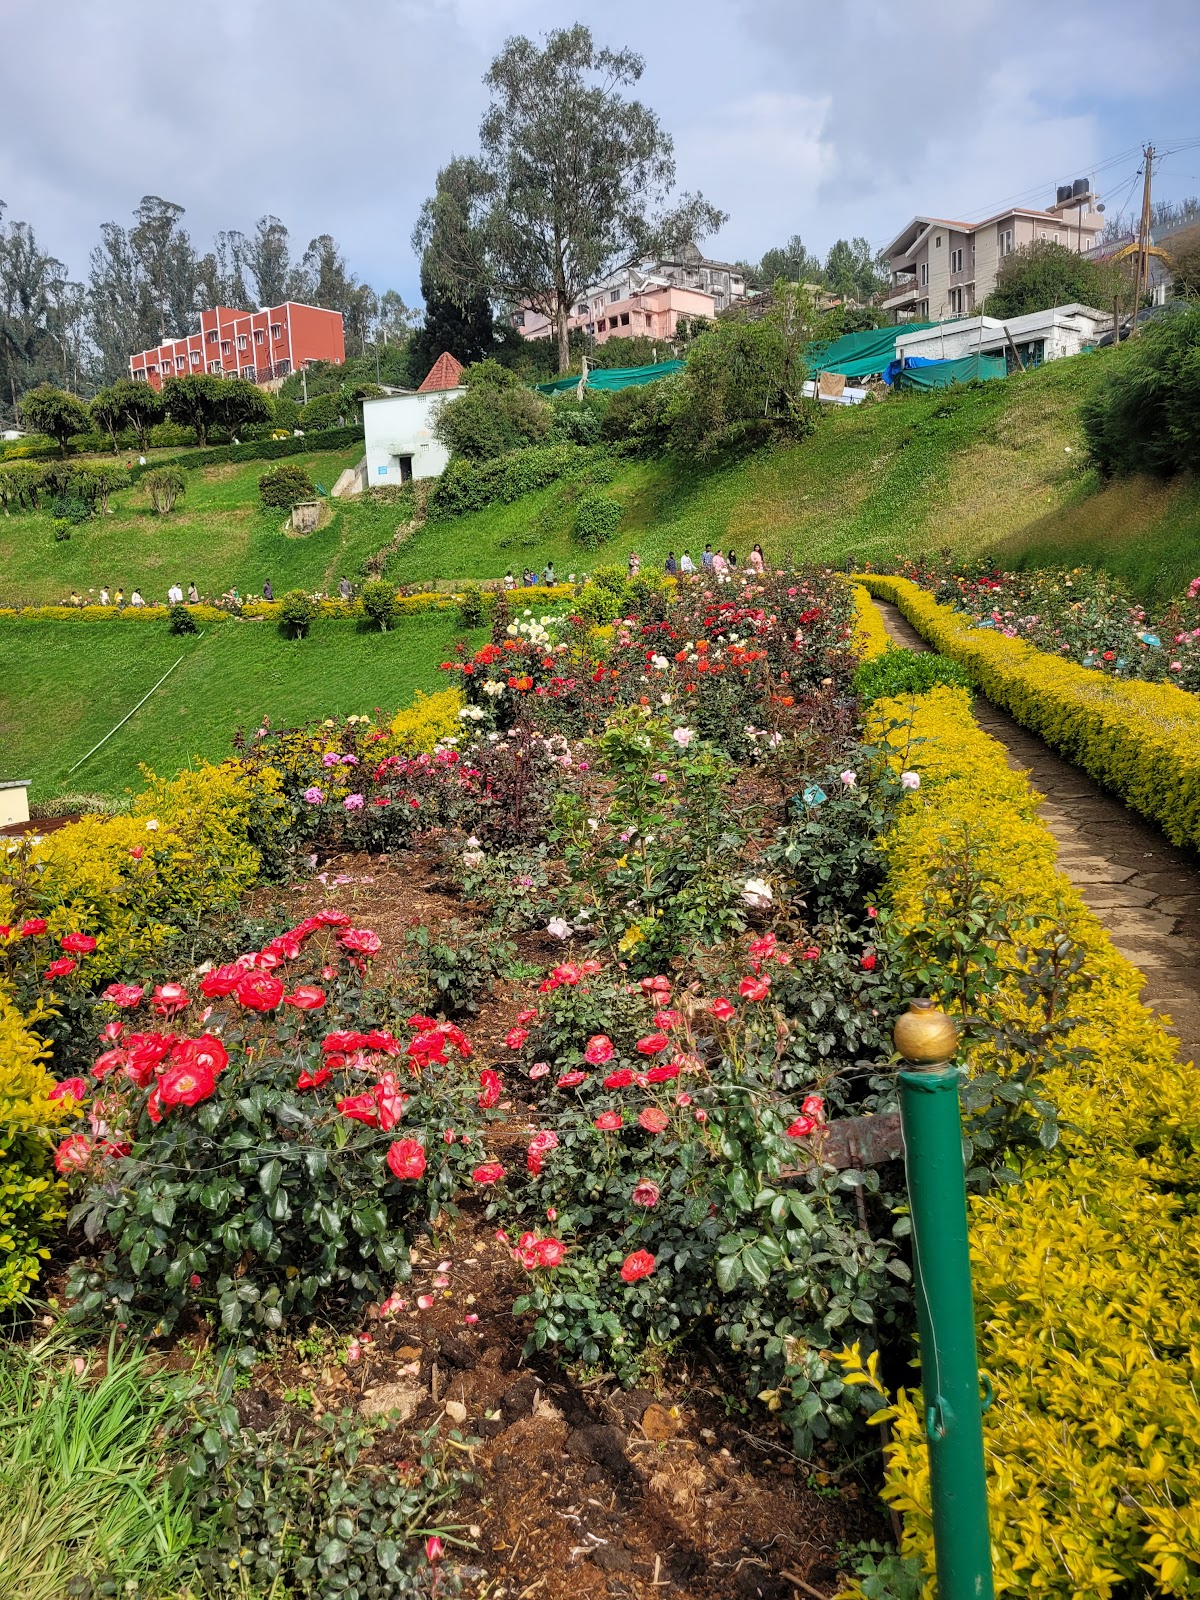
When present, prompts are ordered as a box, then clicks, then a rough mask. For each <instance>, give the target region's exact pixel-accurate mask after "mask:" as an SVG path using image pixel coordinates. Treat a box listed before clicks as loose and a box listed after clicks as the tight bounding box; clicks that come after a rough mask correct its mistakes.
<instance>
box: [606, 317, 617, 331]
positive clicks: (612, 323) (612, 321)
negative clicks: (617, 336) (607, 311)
mask: <svg viewBox="0 0 1200 1600" xmlns="http://www.w3.org/2000/svg"><path fill="white" fill-rule="evenodd" d="M608 325H609V327H610V328H615V327H616V326H617V319H616V317H609V319H608Z"/></svg>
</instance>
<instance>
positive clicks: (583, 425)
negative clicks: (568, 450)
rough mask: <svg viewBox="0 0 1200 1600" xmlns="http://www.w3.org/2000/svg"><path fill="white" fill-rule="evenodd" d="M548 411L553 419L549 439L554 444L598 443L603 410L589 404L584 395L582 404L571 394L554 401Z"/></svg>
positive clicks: (598, 406)
mask: <svg viewBox="0 0 1200 1600" xmlns="http://www.w3.org/2000/svg"><path fill="white" fill-rule="evenodd" d="M620 392H621V391H620V390H618V391H617V393H618V394H619V393H620ZM550 409H551V414H552V417H553V424H552V427H551V430H550V438H551V440H552V441H553V442H554V443H555V444H599V443H600V441H601V438H602V434H601V423H602V419H603V417H604V412H605V408H604V406H603V405H597V404H596V403H595V402H594V400H592V401H591V402H589V397H588V396H587V395H586V393H585V396H584V400H583V403H582V404H580V402H579V401H578V400H577V399H576V398H575V396H574V395H573V394H572V395H570V396H569V397H567V396H560V397H559V398H558V399H556V400H554V401H553V402H552V404H551V408H550Z"/></svg>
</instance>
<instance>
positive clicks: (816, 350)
mask: <svg viewBox="0 0 1200 1600" xmlns="http://www.w3.org/2000/svg"><path fill="white" fill-rule="evenodd" d="M936 327H937V323H936V322H900V323H897V324H896V326H895V327H894V328H866V329H864V331H863V332H862V333H844V334H843V335H842V337H841V338H840V339H834V340H833V341H832V343H830V344H814V345H810V346H809V348H808V350H807V352H806V356H807V360H808V365H809V368H810V370H811V371H813V372H840V373H842V374H844V376H845V377H847V378H870V377H872V376H874V374H875V373H878V372H882V371H883V369H884V368H885V367H886V366H887V364H888V362H889V361H891V360H893V359H894V357H895V354H896V339H897V336H898V335H899V334H902V333H917V332H918V331H919V330H920V329H922V328H936Z"/></svg>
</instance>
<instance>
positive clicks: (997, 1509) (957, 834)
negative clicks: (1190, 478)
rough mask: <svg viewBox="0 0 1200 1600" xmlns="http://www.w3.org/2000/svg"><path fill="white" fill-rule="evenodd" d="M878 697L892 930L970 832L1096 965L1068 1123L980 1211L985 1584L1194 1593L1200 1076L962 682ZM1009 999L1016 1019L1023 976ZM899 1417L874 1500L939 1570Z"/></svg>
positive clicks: (1010, 881)
mask: <svg viewBox="0 0 1200 1600" xmlns="http://www.w3.org/2000/svg"><path fill="white" fill-rule="evenodd" d="M939 643H940V641H939ZM941 647H942V648H945V646H944V645H941ZM1040 659H1043V660H1044V658H1040ZM874 709H875V713H876V715H877V716H878V718H879V726H878V729H877V732H878V733H879V734H880V735H881V736H883V735H884V734H885V730H886V728H887V723H888V722H889V720H892V721H895V722H896V723H898V724H908V722H909V720H910V718H911V719H912V726H911V729H910V728H909V727H908V726H900V727H894V728H892V729H891V730H890V731H889V732H887V733H886V737H888V738H890V739H891V741H892V742H893V743H894V744H896V745H903V746H907V748H908V756H907V760H908V765H910V766H912V767H915V768H916V769H917V770H918V771H920V773H921V778H922V783H921V788H920V789H919V791H918V792H917V794H916V795H915V796H914V797H913V799H912V801H911V802H910V804H909V805H908V806H906V808H905V810H904V813H903V815H902V818H901V820H900V822H899V824H898V825H897V826H896V828H895V829H894V831H893V832H892V834H891V835H889V837H888V840H887V850H888V859H889V876H888V895H889V899H890V904H891V906H892V910H893V914H894V916H895V917H896V919H897V922H898V923H899V924H900V926H901V927H903V926H904V925H906V924H907V925H911V924H912V923H913V922H914V921H916V920H917V919H918V918H919V917H920V914H921V900H922V894H923V892H924V890H925V888H926V886H927V884H928V880H929V875H930V872H931V870H932V869H933V868H934V867H935V866H936V865H937V863H938V862H939V860H940V859H941V858H943V857H944V853H945V850H946V847H947V842H948V841H950V840H953V839H957V838H961V836H962V832H963V829H964V828H966V829H969V831H970V835H971V837H972V839H973V840H974V842H975V847H976V853H977V860H978V862H979V864H980V865H981V866H982V867H983V868H984V870H985V871H986V872H987V873H988V875H989V877H990V878H991V880H992V881H993V882H994V883H995V884H996V885H997V887H998V888H1000V889H1002V891H1003V893H1004V894H1005V895H1007V896H1008V897H1009V898H1010V899H1015V900H1016V901H1018V902H1019V903H1020V904H1021V906H1022V908H1023V909H1025V910H1027V911H1028V912H1029V913H1030V914H1032V915H1034V916H1039V917H1044V918H1045V919H1046V921H1047V923H1048V924H1053V925H1056V926H1064V927H1065V928H1066V929H1067V931H1068V932H1069V933H1070V935H1071V937H1072V938H1073V939H1074V940H1075V941H1077V943H1078V944H1079V946H1080V947H1082V949H1083V950H1085V951H1086V956H1087V959H1086V967H1085V972H1086V974H1087V975H1088V976H1089V977H1090V978H1091V979H1092V980H1093V981H1092V984H1091V987H1089V988H1083V987H1080V989H1079V991H1078V993H1077V994H1076V995H1075V996H1074V998H1073V1001H1072V1004H1071V1008H1070V1009H1071V1012H1072V1014H1075V1015H1078V1016H1080V1017H1081V1019H1082V1020H1081V1023H1080V1025H1079V1026H1078V1027H1077V1028H1076V1029H1075V1030H1074V1037H1073V1039H1072V1041H1071V1042H1072V1043H1073V1044H1076V1045H1082V1046H1084V1047H1086V1048H1087V1049H1088V1050H1089V1051H1091V1053H1092V1056H1093V1059H1092V1060H1090V1061H1088V1062H1086V1063H1085V1064H1084V1065H1083V1066H1082V1067H1074V1068H1071V1069H1069V1070H1068V1069H1061V1070H1059V1071H1057V1072H1055V1073H1052V1074H1051V1075H1050V1077H1049V1079H1048V1087H1049V1091H1050V1093H1051V1096H1052V1098H1054V1100H1055V1101H1056V1103H1057V1104H1058V1106H1059V1107H1060V1112H1061V1115H1062V1117H1063V1118H1064V1119H1065V1120H1066V1121H1068V1122H1070V1123H1072V1124H1074V1125H1075V1130H1074V1131H1073V1130H1070V1129H1067V1130H1065V1131H1064V1135H1063V1142H1062V1146H1061V1149H1060V1150H1059V1151H1056V1152H1055V1153H1054V1154H1053V1155H1051V1156H1043V1157H1038V1158H1033V1159H1030V1160H1029V1161H1028V1162H1027V1164H1026V1170H1025V1176H1024V1181H1023V1182H1022V1183H1021V1184H1020V1185H1019V1186H1017V1187H1016V1188H1014V1189H1004V1190H1000V1191H999V1192H997V1193H996V1194H994V1195H993V1196H991V1197H988V1198H974V1199H973V1200H972V1201H971V1206H970V1211H971V1252H972V1261H973V1266H974V1275H975V1296H976V1308H977V1314H978V1324H979V1343H980V1361H981V1365H982V1367H983V1369H984V1371H985V1372H986V1373H987V1374H988V1376H989V1377H990V1378H991V1380H992V1383H993V1385H994V1387H995V1391H996V1403H995V1405H994V1406H993V1408H992V1409H991V1411H989V1412H988V1414H987V1416H986V1418H985V1424H984V1426H985V1443H986V1450H987V1465H988V1475H989V1492H990V1498H991V1515H992V1539H993V1548H994V1555H995V1563H996V1592H997V1595H998V1596H1002V1597H1003V1596H1008V1597H1014V1600H1015V1597H1016V1596H1038V1597H1056V1600H1057V1597H1062V1600H1067V1597H1070V1600H1085V1597H1086V1600H1115V1596H1117V1595H1118V1594H1127V1593H1133V1592H1135V1591H1136V1592H1141V1591H1140V1589H1139V1588H1138V1585H1140V1584H1141V1583H1143V1582H1144V1581H1146V1575H1149V1578H1150V1581H1151V1583H1152V1585H1153V1592H1155V1593H1161V1594H1166V1595H1178V1596H1200V1398H1198V1396H1200V1206H1198V1205H1197V1201H1196V1196H1197V1194H1200V1099H1198V1097H1197V1095H1196V1074H1195V1070H1194V1068H1193V1067H1191V1066H1184V1065H1181V1064H1180V1063H1179V1062H1178V1061H1177V1060H1176V1059H1175V1054H1174V1046H1173V1041H1172V1040H1171V1039H1170V1038H1169V1037H1168V1036H1167V1034H1166V1033H1165V1032H1164V1030H1163V1028H1162V1027H1161V1026H1160V1024H1159V1023H1158V1021H1157V1020H1156V1019H1155V1018H1154V1017H1153V1016H1152V1015H1151V1014H1150V1012H1148V1011H1147V1010H1146V1009H1145V1007H1144V1006H1142V1005H1141V1004H1140V1002H1139V1000H1138V994H1139V991H1140V988H1141V984H1142V978H1141V975H1140V974H1139V973H1138V972H1137V971H1136V969H1135V968H1134V967H1133V966H1131V965H1130V963H1129V962H1128V961H1126V960H1125V959H1124V957H1122V956H1121V955H1120V954H1118V952H1117V951H1116V950H1115V949H1114V948H1113V946H1112V944H1111V942H1110V940H1109V938H1108V936H1107V934H1106V933H1105V931H1104V929H1103V928H1102V927H1101V926H1100V924H1099V923H1098V922H1097V921H1096V919H1095V917H1094V916H1093V915H1092V913H1091V912H1090V911H1089V910H1088V909H1087V907H1086V906H1085V905H1084V903H1083V901H1082V900H1081V899H1080V897H1079V895H1078V894H1077V893H1076V891H1075V890H1074V889H1073V888H1072V887H1071V885H1070V883H1069V882H1068V881H1067V880H1066V879H1065V878H1064V877H1062V876H1061V874H1059V872H1058V871H1057V869H1056V865H1055V859H1056V852H1055V845H1054V841H1053V839H1052V838H1051V836H1050V835H1049V833H1048V832H1047V831H1046V829H1045V828H1044V826H1043V825H1042V824H1041V822H1040V821H1039V820H1038V817H1037V815H1036V812H1035V810H1034V804H1035V800H1036V796H1035V795H1034V794H1033V792H1032V791H1031V790H1030V789H1029V787H1028V785H1027V784H1026V783H1025V781H1024V779H1022V778H1021V777H1020V776H1019V775H1018V774H1015V773H1013V772H1012V771H1010V769H1009V767H1008V765H1007V763H1006V762H1005V759H1004V752H1003V750H1002V748H1001V746H1000V745H999V744H997V743H996V741H994V740H993V739H991V738H989V737H988V736H987V735H986V734H984V733H982V732H981V731H980V729H979V728H978V726H977V725H976V724H975V722H974V720H973V719H972V717H971V714H970V707H969V702H968V699H967V696H966V693H965V691H963V690H961V689H951V688H939V689H935V690H933V691H932V692H931V693H929V694H927V695H923V696H921V697H919V698H918V699H917V700H916V702H915V707H914V702H913V701H912V700H910V699H907V698H906V699H903V700H895V701H890V702H883V703H881V704H880V705H878V706H877V707H876V708H874ZM910 735H911V736H915V738H917V739H920V740H923V741H924V742H923V743H914V744H911V745H910V744H908V741H909V738H910ZM1002 1004H1003V1006H1004V1007H1005V1009H1006V1010H1007V1011H1008V1012H1009V1014H1010V1015H1013V1016H1019V1015H1020V1012H1021V1001H1020V997H1019V995H1018V994H1017V992H1016V990H1015V988H1014V989H1013V990H1012V991H1011V992H1009V993H1006V994H1005V995H1004V996H1003V998H1002ZM893 1421H894V1435H893V1445H892V1448H891V1451H890V1452H889V1459H888V1464H887V1475H886V1488H885V1495H886V1497H887V1499H888V1500H889V1501H890V1503H891V1504H893V1505H894V1506H896V1507H897V1508H898V1509H899V1510H900V1511H901V1512H902V1514H903V1516H904V1521H905V1535H904V1547H905V1551H906V1553H909V1554H914V1555H916V1556H918V1557H919V1558H920V1560H921V1563H922V1568H923V1570H924V1571H926V1572H932V1570H933V1555H932V1530H931V1524H930V1517H929V1498H928V1492H929V1485H928V1472H927V1465H926V1454H925V1444H924V1437H923V1432H922V1420H921V1413H920V1405H919V1399H918V1398H917V1397H914V1396H911V1395H908V1394H905V1393H902V1394H901V1396H900V1399H899V1403H898V1406H897V1408H896V1411H895V1413H894V1419H893ZM856 1592H857V1591H856ZM925 1592H926V1593H927V1594H933V1593H934V1592H935V1589H934V1586H933V1584H932V1582H929V1583H927V1586H926V1591H925Z"/></svg>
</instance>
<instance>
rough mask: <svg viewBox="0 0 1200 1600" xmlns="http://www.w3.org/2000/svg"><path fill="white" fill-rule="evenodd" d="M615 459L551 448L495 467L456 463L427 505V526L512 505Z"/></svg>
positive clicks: (590, 450)
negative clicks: (430, 523)
mask: <svg viewBox="0 0 1200 1600" xmlns="http://www.w3.org/2000/svg"><path fill="white" fill-rule="evenodd" d="M611 455H612V452H611V450H610V449H609V448H608V447H606V446H604V445H578V444H545V445H533V446H531V447H530V448H529V449H528V450H510V451H509V452H508V454H507V455H503V456H497V457H496V458H495V459H494V460H492V461H483V462H479V463H475V462H472V461H452V462H451V463H450V465H449V466H448V467H447V468H446V470H445V472H443V473H442V475H441V477H440V478H439V479H438V481H437V484H436V486H435V487H434V489H433V492H432V493H431V494H430V496H429V499H428V501H427V502H426V506H425V518H426V521H427V522H445V521H448V520H449V518H451V517H461V516H465V515H466V513H467V512H469V511H482V510H483V509H484V508H485V507H486V506H489V505H508V504H510V503H511V502H512V501H513V500H519V499H520V498H521V496H522V495H525V494H530V493H532V492H533V490H535V489H544V488H546V486H547V485H548V484H551V483H558V482H560V481H561V480H562V479H563V478H573V477H576V476H577V475H578V474H580V473H581V472H583V471H584V470H585V469H588V468H594V467H596V466H597V465H599V464H600V463H602V462H607V461H609V460H610V458H611Z"/></svg>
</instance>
